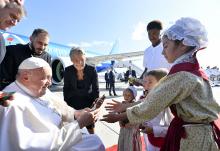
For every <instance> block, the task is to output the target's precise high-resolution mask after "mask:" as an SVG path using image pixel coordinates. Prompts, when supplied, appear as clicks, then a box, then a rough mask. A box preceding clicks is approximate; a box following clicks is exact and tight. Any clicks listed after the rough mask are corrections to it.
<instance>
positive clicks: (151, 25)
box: [147, 20, 163, 31]
mask: <svg viewBox="0 0 220 151" xmlns="http://www.w3.org/2000/svg"><path fill="white" fill-rule="evenodd" d="M151 29H158V30H161V29H163V26H162V23H161V21H159V20H153V21H151V22H150V23H148V25H147V31H149V30H151Z"/></svg>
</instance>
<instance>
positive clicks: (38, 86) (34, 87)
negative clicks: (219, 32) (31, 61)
mask: <svg viewBox="0 0 220 151" xmlns="http://www.w3.org/2000/svg"><path fill="white" fill-rule="evenodd" d="M51 77H52V71H51V68H50V67H43V68H38V69H33V70H32V71H31V72H30V74H29V75H28V83H27V86H26V87H27V88H28V89H29V90H30V91H31V92H32V93H33V95H34V96H35V97H41V96H43V95H44V94H45V93H46V90H47V87H48V86H50V85H51Z"/></svg>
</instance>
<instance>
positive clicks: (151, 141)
mask: <svg viewBox="0 0 220 151" xmlns="http://www.w3.org/2000/svg"><path fill="white" fill-rule="evenodd" d="M149 92H150V91H149ZM149 92H148V93H149ZM146 96H147V95H143V96H141V97H140V99H141V100H144V98H145V97H146ZM172 119H173V115H172V113H171V111H170V109H169V108H166V109H165V110H163V111H162V112H160V113H159V114H158V115H157V116H156V117H154V118H153V119H152V120H150V121H146V122H144V123H143V125H147V126H150V127H152V128H153V133H151V134H145V133H144V143H145V146H146V147H145V149H146V151H159V150H160V148H161V147H162V146H163V144H164V139H165V136H166V134H167V130H168V127H169V125H170V122H171V121H172Z"/></svg>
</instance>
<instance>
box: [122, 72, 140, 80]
mask: <svg viewBox="0 0 220 151" xmlns="http://www.w3.org/2000/svg"><path fill="white" fill-rule="evenodd" d="M130 74H131V77H134V78H136V77H137V76H136V71H135V70H131V73H130V70H127V71H126V73H125V81H128V78H129V75H130Z"/></svg>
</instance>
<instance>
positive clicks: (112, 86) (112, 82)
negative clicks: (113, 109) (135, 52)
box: [109, 68, 117, 96]
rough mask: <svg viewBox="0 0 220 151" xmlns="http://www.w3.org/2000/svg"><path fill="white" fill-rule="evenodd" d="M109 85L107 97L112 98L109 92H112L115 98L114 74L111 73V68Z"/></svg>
mask: <svg viewBox="0 0 220 151" xmlns="http://www.w3.org/2000/svg"><path fill="white" fill-rule="evenodd" d="M109 85H110V88H109V95H110V96H112V94H111V91H113V93H114V96H117V94H116V93H115V73H114V71H113V68H111V70H110V72H109Z"/></svg>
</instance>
